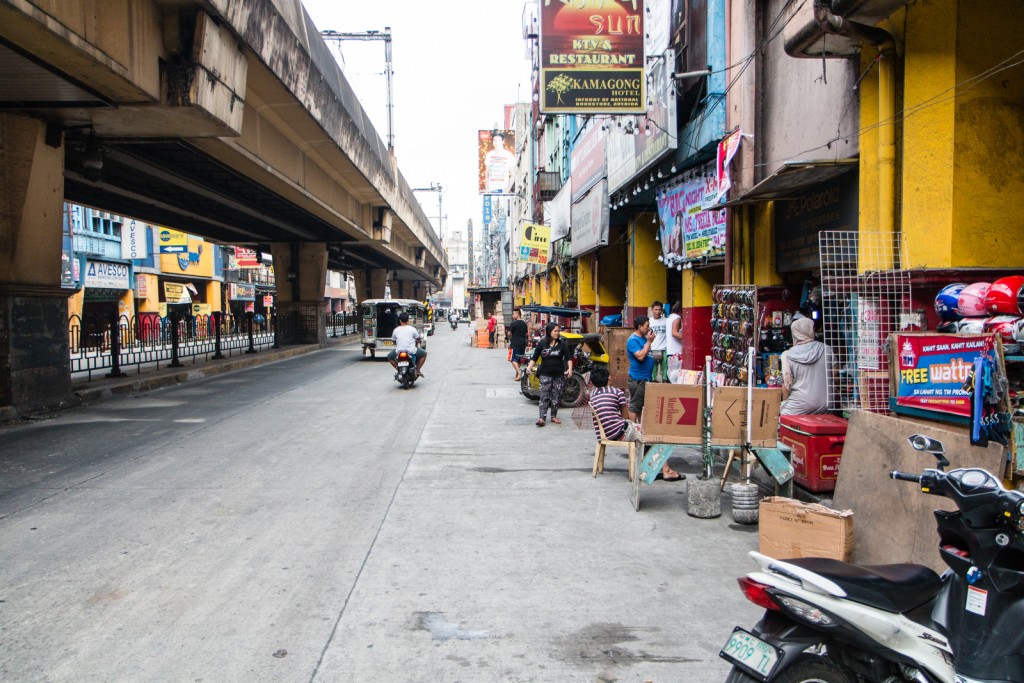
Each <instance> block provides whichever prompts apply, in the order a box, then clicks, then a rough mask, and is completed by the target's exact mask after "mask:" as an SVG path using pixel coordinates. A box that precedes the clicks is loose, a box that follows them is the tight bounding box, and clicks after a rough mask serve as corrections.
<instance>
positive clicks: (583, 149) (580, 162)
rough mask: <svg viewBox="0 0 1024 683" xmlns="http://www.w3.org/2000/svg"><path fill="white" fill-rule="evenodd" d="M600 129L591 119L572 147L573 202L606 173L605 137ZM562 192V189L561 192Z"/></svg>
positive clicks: (571, 178)
mask: <svg viewBox="0 0 1024 683" xmlns="http://www.w3.org/2000/svg"><path fill="white" fill-rule="evenodd" d="M601 128H602V126H599V125H598V121H597V119H591V120H590V122H589V123H588V124H587V127H586V128H584V130H583V132H582V133H581V134H580V136H579V139H578V140H577V141H576V144H575V145H573V148H572V152H571V154H570V160H571V165H570V168H571V169H572V175H571V176H570V180H571V183H570V184H571V186H572V187H571V193H572V201H573V202H578V201H579V200H580V199H581V198H582V197H583V195H585V194H586V193H587V192H589V191H590V188H592V187H593V186H594V185H597V183H598V182H600V180H601V178H603V177H605V175H607V173H608V163H607V159H606V157H605V138H606V137H607V135H606V133H605V131H603V130H601ZM564 191H565V188H564V187H563V188H562V192H564ZM559 194H561V192H559Z"/></svg>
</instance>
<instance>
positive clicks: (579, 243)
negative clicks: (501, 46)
mask: <svg viewBox="0 0 1024 683" xmlns="http://www.w3.org/2000/svg"><path fill="white" fill-rule="evenodd" d="M610 218H611V217H610V215H609V210H608V181H607V180H602V181H601V182H599V183H598V184H597V185H595V186H594V187H593V188H591V190H590V192H588V193H587V194H586V196H584V197H583V199H581V200H580V201H578V202H576V203H575V204H573V205H572V254H571V256H572V258H576V257H577V256H581V255H582V254H586V253H587V252H590V251H593V250H594V249H597V248H598V247H603V246H605V245H607V244H608V229H609V221H610Z"/></svg>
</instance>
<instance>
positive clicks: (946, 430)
mask: <svg viewBox="0 0 1024 683" xmlns="http://www.w3.org/2000/svg"><path fill="white" fill-rule="evenodd" d="M912 434H923V435H925V436H927V437H931V438H933V439H938V440H939V441H941V442H942V443H943V444H944V445H945V447H946V457H947V458H949V461H950V463H951V465H950V467H949V468H947V470H950V469H954V468H957V467H981V468H984V469H986V470H988V471H989V472H992V473H993V474H994V475H996V476H999V475H1000V474H1001V473H1002V471H1003V469H1004V466H1005V463H1006V453H1005V451H1004V449H1003V447H1002V446H998V445H995V444H990V445H989V447H988V448H978V447H974V446H971V442H970V437H969V436H968V434H967V433H966V431H965V430H963V429H958V428H956V427H953V426H947V425H943V424H939V423H925V422H924V421H922V420H906V419H902V418H898V417H888V416H885V415H876V414H873V413H868V412H864V411H853V412H852V413H851V414H850V426H849V428H848V429H847V432H846V444H845V446H844V447H843V463H842V465H841V466H840V468H839V479H838V481H837V483H836V490H835V495H834V497H833V508H835V509H837V510H843V509H847V508H849V509H851V510H853V511H854V513H855V514H854V548H853V561H854V562H855V563H857V564H890V563H898V562H914V563H918V564H923V565H927V566H929V567H931V568H932V569H934V570H935V571H937V572H942V571H943V570H944V569H945V568H946V565H945V564H944V563H943V562H942V561H941V560H940V559H939V553H938V550H937V547H938V542H939V537H938V535H937V534H936V533H935V517H934V515H933V514H932V511H933V510H935V509H943V510H950V509H953V507H954V506H953V504H952V502H950V501H949V500H948V499H946V498H942V497H941V496H931V495H928V494H925V493H922V492H921V489H920V487H918V486H917V485H915V484H912V483H909V482H904V481H894V480H892V479H890V478H889V470H894V469H895V470H900V471H902V472H909V473H913V474H919V473H920V472H922V471H923V470H925V469H927V468H934V467H935V458H934V457H933V456H931V455H929V454H927V453H922V452H920V451H915V450H914V449H913V448H911V447H910V445H909V444H908V443H907V437H908V436H911V435H912Z"/></svg>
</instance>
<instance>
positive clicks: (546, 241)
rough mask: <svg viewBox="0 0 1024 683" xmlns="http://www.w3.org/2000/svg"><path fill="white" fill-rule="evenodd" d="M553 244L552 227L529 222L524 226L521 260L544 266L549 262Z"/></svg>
mask: <svg viewBox="0 0 1024 683" xmlns="http://www.w3.org/2000/svg"><path fill="white" fill-rule="evenodd" d="M550 246H551V228H549V227H548V226H546V225H536V224H534V223H527V224H526V225H524V226H523V239H522V241H521V242H520V244H519V260H520V261H522V262H525V263H536V264H538V265H541V266H544V265H547V263H548V252H549V248H550Z"/></svg>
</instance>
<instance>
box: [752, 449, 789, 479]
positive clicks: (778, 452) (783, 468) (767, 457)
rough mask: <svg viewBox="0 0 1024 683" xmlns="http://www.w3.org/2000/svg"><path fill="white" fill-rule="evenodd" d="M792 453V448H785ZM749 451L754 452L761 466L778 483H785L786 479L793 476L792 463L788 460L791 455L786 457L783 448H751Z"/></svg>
mask: <svg viewBox="0 0 1024 683" xmlns="http://www.w3.org/2000/svg"><path fill="white" fill-rule="evenodd" d="M786 450H787V451H789V452H790V453H791V454H792V450H791V449H789V448H787V449H786ZM750 452H751V453H753V454H754V457H756V458H757V461H758V462H760V463H761V467H763V468H764V469H765V471H766V472H768V474H770V475H772V478H773V479H774V480H775V481H777V482H778V483H780V484H785V483H786V482H787V481H789V480H790V479H792V478H793V474H794V471H793V464H792V463H791V462H790V460H791V459H792V455H790V457H789V458H787V457H786V455H785V453H784V452H783V449H781V448H751V449H750Z"/></svg>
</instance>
